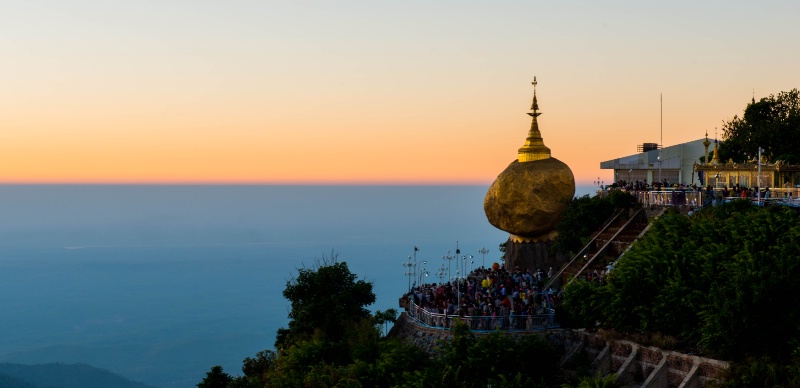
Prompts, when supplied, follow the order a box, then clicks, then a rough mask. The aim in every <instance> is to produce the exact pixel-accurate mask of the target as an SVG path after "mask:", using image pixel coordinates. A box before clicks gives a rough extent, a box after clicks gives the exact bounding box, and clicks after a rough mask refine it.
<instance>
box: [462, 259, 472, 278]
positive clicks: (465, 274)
mask: <svg viewBox="0 0 800 388" xmlns="http://www.w3.org/2000/svg"><path fill="white" fill-rule="evenodd" d="M467 259H470V260H472V255H465V256H461V260H464V267H463V270H464V277H465V278H466V277H467V275H469V272H467Z"/></svg>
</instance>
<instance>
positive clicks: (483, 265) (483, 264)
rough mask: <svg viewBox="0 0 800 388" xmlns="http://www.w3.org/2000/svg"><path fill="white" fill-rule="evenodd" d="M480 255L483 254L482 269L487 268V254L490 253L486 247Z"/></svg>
mask: <svg viewBox="0 0 800 388" xmlns="http://www.w3.org/2000/svg"><path fill="white" fill-rule="evenodd" d="M478 253H480V254H481V257H482V258H481V267H482V268H484V269H485V268H486V254H487V253H489V250H488V249H486V247H483V248H481V249H480V250H479V251H478Z"/></svg>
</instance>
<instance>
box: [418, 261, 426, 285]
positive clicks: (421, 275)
mask: <svg viewBox="0 0 800 388" xmlns="http://www.w3.org/2000/svg"><path fill="white" fill-rule="evenodd" d="M420 263H421V264H422V265H425V264H428V261H427V260H423V261H421V262H420ZM426 273H427V271H426V270H425V267H422V270H421V271H419V276H418V280H417V283H418V284H420V285H422V284H423V283H422V277H423V275H425V276H428V275H426Z"/></svg>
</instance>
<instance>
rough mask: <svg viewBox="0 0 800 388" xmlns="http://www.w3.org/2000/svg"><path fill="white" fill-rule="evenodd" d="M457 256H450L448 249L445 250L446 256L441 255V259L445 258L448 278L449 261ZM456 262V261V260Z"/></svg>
mask: <svg viewBox="0 0 800 388" xmlns="http://www.w3.org/2000/svg"><path fill="white" fill-rule="evenodd" d="M455 258H457V256H451V255H450V251H447V256H442V260H447V277H448V278H450V267H451V266H450V262H451V261H452V260H453V259H455ZM456 264H458V262H456Z"/></svg>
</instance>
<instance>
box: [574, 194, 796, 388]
mask: <svg viewBox="0 0 800 388" xmlns="http://www.w3.org/2000/svg"><path fill="white" fill-rule="evenodd" d="M798 237H800V216H798V214H797V212H796V211H794V210H792V209H789V208H784V207H771V208H760V207H756V206H752V205H750V203H749V202H748V201H737V202H734V203H730V204H724V205H722V206H719V207H713V208H707V209H704V210H702V211H697V212H694V214H693V215H692V216H686V215H682V214H679V213H677V212H670V213H667V214H665V215H663V216H662V217H661V218H660V219H658V220H656V221H654V223H653V224H652V226H651V229H650V231H649V232H648V233H647V235H645V236H644V237H643V240H641V241H639V242H638V243H636V244H635V245H634V246H633V247H632V249H631V250H630V251H629V252H628V253H626V254H625V255H624V256H623V257H622V258H621V259H620V260H619V261H618V263H617V266H616V268H615V269H614V271H613V272H612V273H611V274H610V275H609V276H608V278H607V282H605V283H604V284H598V283H596V282H587V281H579V282H575V283H573V284H572V285H570V286H568V287H567V288H566V289H565V296H564V305H563V306H562V308H561V310H560V311H561V312H562V313H563V314H566V315H568V317H566V318H567V319H568V320H569V321H571V322H572V324H573V325H575V326H581V327H601V328H609V329H613V330H616V331H619V332H627V333H651V334H653V335H663V336H670V337H674V338H677V339H679V341H678V342H679V343H678V346H680V347H682V348H683V350H688V351H692V352H694V353H699V354H705V355H708V356H711V357H714V358H719V359H726V360H733V361H735V364H734V366H733V367H732V368H731V369H730V371H729V376H727V381H728V383H727V384H728V385H732V386H797V385H798V383H800V373H798V372H800V362H798V357H799V356H800V324H798V322H800V299H798V298H797V297H796V295H798V293H800V261H798V260H797V257H796V256H795V255H796V254H797V252H800V238H798Z"/></svg>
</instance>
